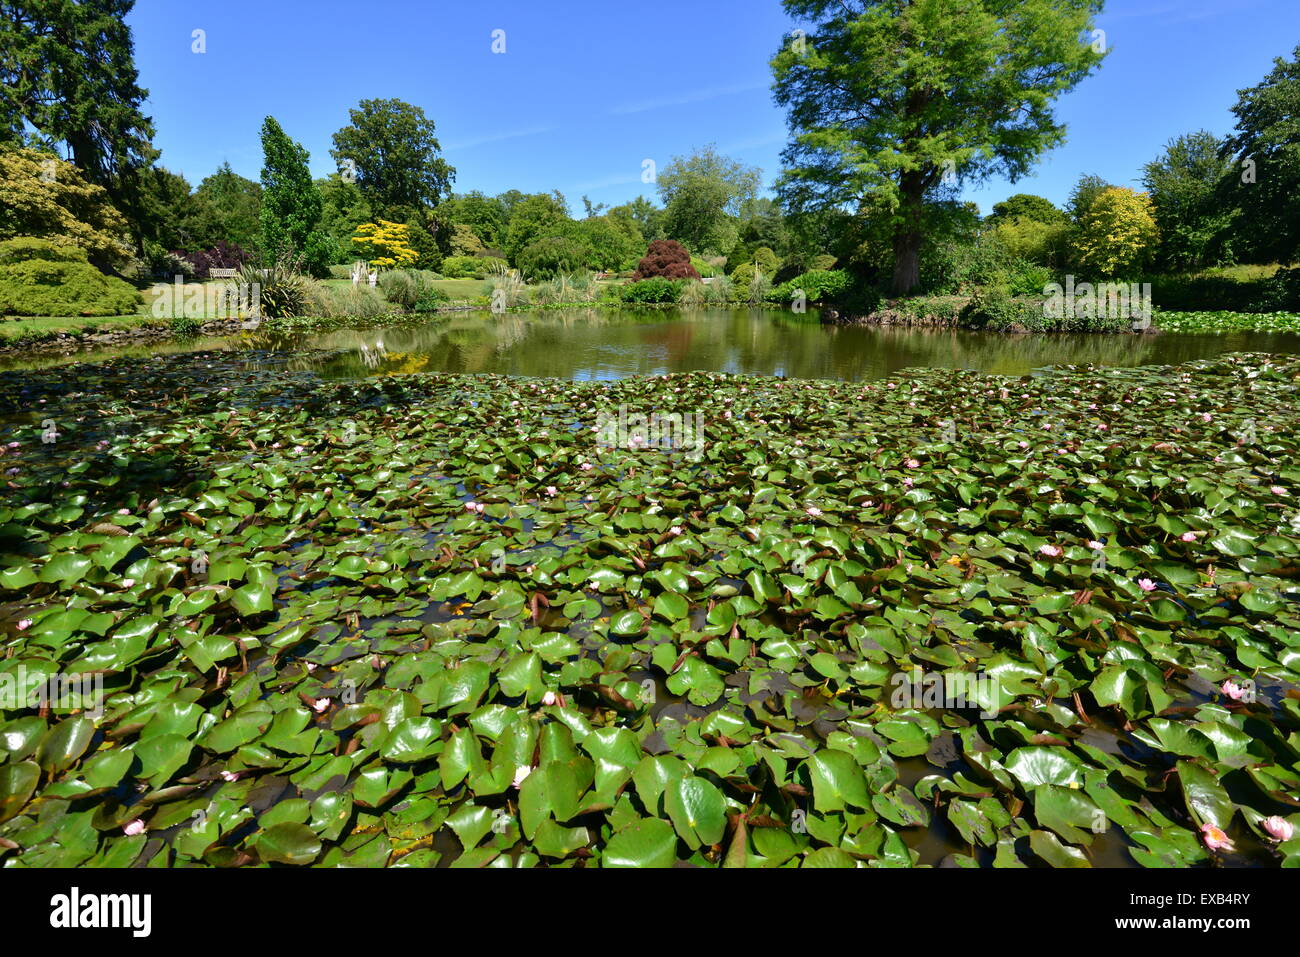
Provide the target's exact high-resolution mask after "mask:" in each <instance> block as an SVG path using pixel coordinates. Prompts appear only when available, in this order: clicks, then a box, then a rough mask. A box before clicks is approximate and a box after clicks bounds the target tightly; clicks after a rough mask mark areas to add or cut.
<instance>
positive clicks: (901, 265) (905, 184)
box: [890, 172, 925, 296]
mask: <svg viewBox="0 0 1300 957" xmlns="http://www.w3.org/2000/svg"><path fill="white" fill-rule="evenodd" d="M899 185H900V186H901V187H902V188H901V193H902V195H901V197H900V206H901V209H900V210H899V212H900V213H901V214H902V220H901V221H900V222H899V224H898V225H897V226H896V227H895V229H894V281H893V284H892V286H891V287H890V292H891V293H892V294H893V295H895V296H906V295H908V294H909V293H911V292H913V291H914V290H915V289H916V288H917V287H918V286H920V285H921V244H922V242H923V241H924V233H923V231H922V229H921V213H922V205H923V204H924V202H925V182H924V180H923V179H922V178H921V175H920V174H919V173H916V172H909V173H904V174H903V181H902V183H900V184H899Z"/></svg>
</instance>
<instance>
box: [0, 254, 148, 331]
mask: <svg viewBox="0 0 1300 957" xmlns="http://www.w3.org/2000/svg"><path fill="white" fill-rule="evenodd" d="M142 301H143V300H142V298H141V296H140V294H139V293H138V292H136V290H135V289H134V287H132V286H131V285H130V283H127V282H123V281H122V280H121V279H118V278H116V277H114V276H106V275H105V274H104V273H102V272H100V271H99V270H98V269H96V268H95V267H94V266H93V265H91V264H90V263H89V262H88V261H87V260H86V252H85V250H83V249H82V248H81V247H80V246H72V245H66V244H63V243H55V242H51V241H50V240H48V239H38V238H35V237H19V238H16V239H6V240H3V241H0V315H6V316H14V315H17V316H121V315H130V314H132V313H134V312H135V311H136V308H137V307H138V306H139V305H140V303H141V302H142Z"/></svg>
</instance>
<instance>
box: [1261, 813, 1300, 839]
mask: <svg viewBox="0 0 1300 957" xmlns="http://www.w3.org/2000/svg"><path fill="white" fill-rule="evenodd" d="M1263 827H1264V830H1265V831H1267V832H1268V836H1269V837H1271V838H1272V839H1273V840H1275V841H1277V842H1278V843H1284V842H1286V841H1289V840H1291V838H1293V837H1295V825H1294V824H1292V823H1291V822H1290V821H1288V820H1287V819H1286V818H1284V817H1278V816H1277V815H1276V814H1275V815H1273V816H1272V817H1266V818H1264V821H1263Z"/></svg>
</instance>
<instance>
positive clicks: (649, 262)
mask: <svg viewBox="0 0 1300 957" xmlns="http://www.w3.org/2000/svg"><path fill="white" fill-rule="evenodd" d="M656 276H662V277H663V278H664V279H699V278H700V274H699V273H698V272H696V271H695V267H694V266H692V265H691V254H690V253H689V252H687V251H686V247H685V246H683V245H682V244H681V243H679V242H678V241H677V240H675V239H656V240H655V241H654V242H652V243H651V244H650V248H649V249H647V250H646V254H645V258H643V259H642V260H641V262H640V263H638V264H637V267H636V272H635V273H634V274H633V275H632V280H633V281H634V282H635V281H639V280H642V279H652V278H654V277H656Z"/></svg>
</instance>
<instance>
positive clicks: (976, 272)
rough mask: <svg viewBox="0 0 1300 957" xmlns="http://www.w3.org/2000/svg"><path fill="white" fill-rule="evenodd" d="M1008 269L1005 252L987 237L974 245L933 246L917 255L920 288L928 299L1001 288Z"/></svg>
mask: <svg viewBox="0 0 1300 957" xmlns="http://www.w3.org/2000/svg"><path fill="white" fill-rule="evenodd" d="M1010 265H1011V256H1010V255H1009V254H1008V253H1007V251H1006V249H1005V248H1003V246H1002V245H1001V244H1000V243H998V242H996V241H995V240H993V239H991V238H989V237H987V236H985V237H981V238H980V239H979V240H977V241H975V242H947V243H936V244H934V245H933V246H927V247H926V248H925V250H924V251H923V252H922V254H921V288H922V289H924V290H925V291H926V292H927V293H930V294H932V295H954V294H958V293H969V292H971V290H973V289H974V288H975V287H977V286H990V285H1002V284H1005V283H1006V282H1007V270H1008V267H1009V266H1010Z"/></svg>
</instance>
